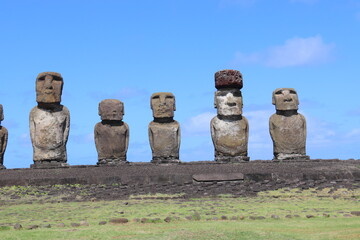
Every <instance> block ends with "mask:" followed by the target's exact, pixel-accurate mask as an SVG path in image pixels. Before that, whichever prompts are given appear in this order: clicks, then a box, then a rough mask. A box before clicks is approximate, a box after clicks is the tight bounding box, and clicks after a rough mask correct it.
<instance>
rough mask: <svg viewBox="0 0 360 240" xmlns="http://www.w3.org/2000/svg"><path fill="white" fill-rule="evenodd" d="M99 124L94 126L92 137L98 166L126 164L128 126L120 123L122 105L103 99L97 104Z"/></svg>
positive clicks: (118, 102)
mask: <svg viewBox="0 0 360 240" xmlns="http://www.w3.org/2000/svg"><path fill="white" fill-rule="evenodd" d="M99 115H100V116H101V122H99V123H97V124H96V125H95V129H94V137H95V145H96V150H97V152H98V163H97V164H98V165H118V164H121V163H127V161H126V152H127V150H128V146H129V126H128V125H127V124H126V123H125V122H123V121H122V119H123V116H124V104H123V102H121V101H119V100H116V99H105V100H103V101H101V102H100V103H99Z"/></svg>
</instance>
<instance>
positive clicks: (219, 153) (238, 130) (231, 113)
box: [210, 70, 250, 162]
mask: <svg viewBox="0 0 360 240" xmlns="http://www.w3.org/2000/svg"><path fill="white" fill-rule="evenodd" d="M215 87H216V89H217V91H216V92H215V98H214V105H215V108H216V109H217V116H215V117H214V118H213V119H212V120H211V123H210V129H211V138H212V141H213V144H214V148H215V161H217V162H244V161H249V159H250V158H249V157H248V156H247V155H248V139H249V123H248V120H247V119H246V118H245V117H244V116H242V107H243V101H242V95H241V91H240V89H241V88H242V87H243V78H242V74H241V73H240V72H239V71H237V70H222V71H218V72H216V73H215Z"/></svg>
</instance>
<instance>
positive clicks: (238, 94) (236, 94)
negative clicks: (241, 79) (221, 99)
mask: <svg viewBox="0 0 360 240" xmlns="http://www.w3.org/2000/svg"><path fill="white" fill-rule="evenodd" d="M233 96H234V97H241V92H234V93H233Z"/></svg>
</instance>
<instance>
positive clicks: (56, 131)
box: [30, 72, 70, 168]
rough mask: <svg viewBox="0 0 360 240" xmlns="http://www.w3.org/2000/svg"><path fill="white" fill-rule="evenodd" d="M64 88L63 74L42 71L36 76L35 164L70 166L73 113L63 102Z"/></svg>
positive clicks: (32, 116)
mask: <svg viewBox="0 0 360 240" xmlns="http://www.w3.org/2000/svg"><path fill="white" fill-rule="evenodd" d="M62 87H63V78H62V77H61V75H60V74H59V73H55V72H44V73H40V74H39V75H38V77H37V79H36V101H37V102H38V105H37V106H36V107H34V108H33V109H32V110H31V112H30V136H31V142H32V145H33V160H34V164H33V165H32V166H31V167H40V168H41V167H56V166H67V164H66V162H67V154H66V143H67V140H68V136H69V130H70V113H69V110H68V109H67V108H66V107H65V106H63V105H61V104H60V101H61V94H62Z"/></svg>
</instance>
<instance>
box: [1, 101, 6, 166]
mask: <svg viewBox="0 0 360 240" xmlns="http://www.w3.org/2000/svg"><path fill="white" fill-rule="evenodd" d="M3 120H4V109H3V106H2V105H1V104H0V169H6V167H5V166H4V153H5V150H6V145H7V141H8V131H7V129H6V128H5V127H3V126H2V125H1V121H3Z"/></svg>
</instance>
